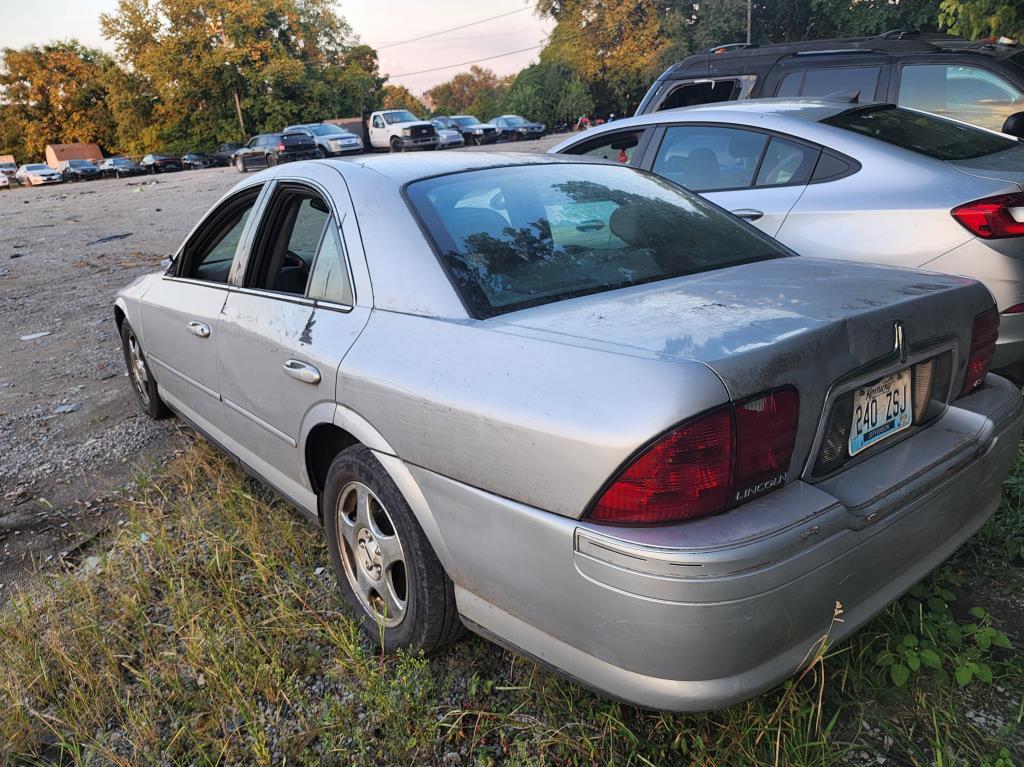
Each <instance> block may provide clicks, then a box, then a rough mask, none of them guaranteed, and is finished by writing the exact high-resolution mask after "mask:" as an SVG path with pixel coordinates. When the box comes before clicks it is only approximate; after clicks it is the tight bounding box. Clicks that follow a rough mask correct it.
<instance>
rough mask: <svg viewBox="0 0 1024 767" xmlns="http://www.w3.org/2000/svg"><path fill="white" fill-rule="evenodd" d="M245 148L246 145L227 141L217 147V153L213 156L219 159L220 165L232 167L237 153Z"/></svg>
mask: <svg viewBox="0 0 1024 767" xmlns="http://www.w3.org/2000/svg"><path fill="white" fill-rule="evenodd" d="M243 146H244V144H241V143H239V142H238V141H225V142H224V143H223V144H219V145H218V146H217V151H216V152H214V153H213V156H214V157H216V158H217V164H218V165H225V166H226V165H231V164H232V163H233V162H234V158H235V152H237V151H238V150H239V149H241V148H242V147H243Z"/></svg>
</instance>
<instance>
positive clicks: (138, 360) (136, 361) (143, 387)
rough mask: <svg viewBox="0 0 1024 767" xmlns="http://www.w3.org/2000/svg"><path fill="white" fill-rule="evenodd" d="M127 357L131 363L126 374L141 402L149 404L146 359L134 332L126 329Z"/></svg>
mask: <svg viewBox="0 0 1024 767" xmlns="http://www.w3.org/2000/svg"><path fill="white" fill-rule="evenodd" d="M128 359H129V360H130V362H131V364H130V365H129V366H128V374H129V375H130V376H131V379H132V384H133V385H134V386H135V390H136V391H137V392H138V393H139V397H140V398H141V399H142V404H143V405H145V406H146V407H148V406H149V368H147V367H146V359H145V357H143V356H142V347H141V346H140V345H139V339H138V338H136V337H135V333H133V332H132V331H128Z"/></svg>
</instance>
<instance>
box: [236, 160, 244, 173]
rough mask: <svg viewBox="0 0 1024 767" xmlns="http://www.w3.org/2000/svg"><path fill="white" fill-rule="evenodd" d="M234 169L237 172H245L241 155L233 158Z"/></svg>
mask: <svg viewBox="0 0 1024 767" xmlns="http://www.w3.org/2000/svg"><path fill="white" fill-rule="evenodd" d="M235 170H237V171H238V172H239V173H245V160H243V159H242V158H241V157H237V158H235Z"/></svg>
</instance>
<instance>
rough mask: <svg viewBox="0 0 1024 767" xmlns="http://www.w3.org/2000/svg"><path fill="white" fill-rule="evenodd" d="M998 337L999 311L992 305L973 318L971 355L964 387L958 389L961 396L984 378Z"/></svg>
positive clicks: (979, 383)
mask: <svg viewBox="0 0 1024 767" xmlns="http://www.w3.org/2000/svg"><path fill="white" fill-rule="evenodd" d="M998 338H999V312H998V311H996V308H995V307H994V306H993V307H992V308H991V309H986V310H985V311H983V312H982V313H981V314H979V315H978V316H977V317H975V318H974V326H973V328H972V329H971V356H970V357H968V359H967V374H966V375H965V376H964V388H963V389H961V390H960V396H961V397H962V396H964V395H965V394H970V393H971V392H972V391H974V390H975V389H977V388H978V387H979V386H981V382H982V381H984V380H985V376H986V375H987V374H988V367H989V365H991V364H992V355H993V354H994V353H995V351H996V340H997V339H998Z"/></svg>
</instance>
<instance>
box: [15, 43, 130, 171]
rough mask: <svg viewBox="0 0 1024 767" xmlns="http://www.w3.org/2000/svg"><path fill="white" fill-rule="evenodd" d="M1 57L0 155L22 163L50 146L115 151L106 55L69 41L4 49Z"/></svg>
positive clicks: (109, 62) (110, 77)
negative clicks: (85, 145) (89, 145)
mask: <svg viewBox="0 0 1024 767" xmlns="http://www.w3.org/2000/svg"><path fill="white" fill-rule="evenodd" d="M0 57H2V58H0V92H2V93H3V107H2V109H0V142H2V144H0V150H6V151H9V152H11V153H13V154H14V155H15V156H16V157H17V158H18V160H19V161H20V162H25V161H27V160H29V159H37V158H41V157H42V155H43V150H44V148H45V146H46V144H49V143H77V142H83V143H93V142H95V143H97V144H99V145H100V146H101V147H102V148H104V149H109V148H114V147H116V146H117V144H118V138H117V131H116V127H115V120H114V116H113V115H112V113H111V110H110V108H109V105H108V95H109V89H110V87H111V85H112V84H113V83H114V82H115V79H114V77H113V75H114V74H115V73H116V66H115V65H114V62H113V60H112V59H111V58H110V57H109V56H107V55H106V54H104V53H103V52H101V51H99V50H96V49H94V48H88V47H86V46H84V45H82V44H81V43H79V42H78V41H77V40H68V41H64V42H53V43H47V44H46V45H43V46H36V45H30V46H28V47H26V48H22V49H19V50H15V49H13V48H5V49H4V50H3V52H2V54H0ZM6 151H0V153H6Z"/></svg>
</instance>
